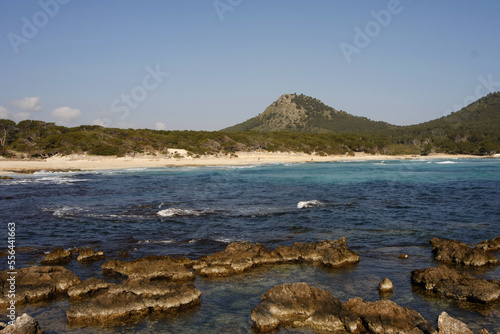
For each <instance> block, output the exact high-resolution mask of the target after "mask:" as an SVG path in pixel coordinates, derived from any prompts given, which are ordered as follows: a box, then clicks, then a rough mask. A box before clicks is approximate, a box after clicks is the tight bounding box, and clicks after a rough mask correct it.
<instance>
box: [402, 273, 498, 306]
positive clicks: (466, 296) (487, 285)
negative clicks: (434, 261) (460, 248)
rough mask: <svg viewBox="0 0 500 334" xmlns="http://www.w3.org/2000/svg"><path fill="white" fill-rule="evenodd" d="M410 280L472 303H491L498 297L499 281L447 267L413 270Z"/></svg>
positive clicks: (426, 287) (438, 292) (447, 295)
mask: <svg viewBox="0 0 500 334" xmlns="http://www.w3.org/2000/svg"><path fill="white" fill-rule="evenodd" d="M411 280H412V283H414V284H418V285H421V286H423V287H425V289H426V290H430V291H433V292H435V293H437V294H439V295H441V296H444V297H447V298H452V299H457V300H464V301H469V302H474V303H492V302H495V301H498V300H499V299H500V282H499V281H493V280H491V281H488V280H485V279H481V278H476V277H472V276H470V275H468V274H466V273H461V272H459V271H456V270H453V269H449V268H447V267H439V268H427V269H418V270H413V271H412V272H411Z"/></svg>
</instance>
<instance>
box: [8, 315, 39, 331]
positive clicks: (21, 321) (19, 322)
mask: <svg viewBox="0 0 500 334" xmlns="http://www.w3.org/2000/svg"><path fill="white" fill-rule="evenodd" d="M2 325H5V324H2V323H0V333H1V334H45V331H44V330H43V329H42V328H41V327H40V325H39V324H38V322H37V321H36V320H35V319H33V318H32V317H30V316H29V315H28V314H26V313H24V314H23V315H22V316H20V317H17V318H16V321H15V322H14V325H8V326H2Z"/></svg>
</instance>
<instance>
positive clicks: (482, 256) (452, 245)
mask: <svg viewBox="0 0 500 334" xmlns="http://www.w3.org/2000/svg"><path fill="white" fill-rule="evenodd" d="M430 242H431V244H432V251H433V252H434V253H435V258H436V260H438V261H444V262H451V263H459V264H465V265H468V266H484V265H487V264H499V263H500V261H499V260H498V259H497V258H496V257H494V256H493V255H491V254H489V253H488V252H486V251H485V250H484V249H478V248H470V247H469V246H467V245H466V244H464V243H463V242H460V241H457V240H447V239H440V238H434V239H431V241H430Z"/></svg>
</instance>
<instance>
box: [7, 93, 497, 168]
mask: <svg viewBox="0 0 500 334" xmlns="http://www.w3.org/2000/svg"><path fill="white" fill-rule="evenodd" d="M275 129H278V130H275ZM279 129H282V130H279ZM283 130H286V131H283ZM169 148H176V149H185V150H187V151H188V152H189V155H190V156H192V157H197V156H200V155H204V154H234V153H235V152H238V151H268V152H278V151H279V152H304V153H315V154H320V155H326V154H352V153H353V152H366V153H373V154H377V153H380V154H394V155H400V154H413V155H420V154H424V155H425V154H429V153H450V154H476V155H489V154H495V153H499V152H500V92H498V93H492V94H489V95H488V96H485V97H484V98H481V99H479V100H478V101H476V102H474V103H472V104H471V105H469V106H467V107H465V108H463V109H462V110H460V111H457V112H455V113H453V114H451V115H448V116H446V117H441V118H439V119H436V120H432V121H429V122H425V123H422V124H417V125H412V126H393V125H390V124H388V123H384V122H374V121H370V120H368V119H366V118H363V117H356V116H352V115H349V114H347V113H346V112H343V111H337V110H335V109H333V108H331V107H328V106H326V105H324V104H323V103H321V101H319V100H316V99H313V98H309V97H306V96H304V95H295V94H292V95H283V96H282V97H280V99H278V101H276V102H275V103H273V104H272V105H271V106H270V107H269V108H267V109H266V111H265V112H264V113H262V114H261V115H259V116H257V117H255V118H253V119H251V120H249V121H247V122H244V123H242V124H239V125H237V126H234V127H231V128H228V129H225V130H224V131H214V132H208V131H155V130H149V129H136V130H134V129H115V128H104V127H102V126H88V125H82V126H78V127H72V128H68V127H64V126H58V125H56V124H54V123H47V122H42V121H32V120H25V121H21V122H19V123H17V124H16V123H15V122H13V121H11V120H6V119H0V155H2V156H4V157H12V156H17V157H26V158H44V157H50V156H53V155H68V154H73V153H79V154H82V153H86V154H90V155H116V156H124V155H135V154H137V153H140V154H150V155H157V154H161V155H168V154H169V152H168V149H169Z"/></svg>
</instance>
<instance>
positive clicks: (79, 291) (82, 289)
mask: <svg viewBox="0 0 500 334" xmlns="http://www.w3.org/2000/svg"><path fill="white" fill-rule="evenodd" d="M110 286H111V284H110V283H108V282H106V281H105V280H102V279H97V278H94V277H91V278H89V279H87V280H86V281H84V282H82V283H80V284H78V285H76V286H74V287H72V288H70V289H69V290H68V295H69V297H70V298H71V299H82V298H88V297H91V296H92V295H94V294H95V293H96V292H98V291H100V290H103V289H107V288H109V287H110Z"/></svg>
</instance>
